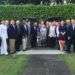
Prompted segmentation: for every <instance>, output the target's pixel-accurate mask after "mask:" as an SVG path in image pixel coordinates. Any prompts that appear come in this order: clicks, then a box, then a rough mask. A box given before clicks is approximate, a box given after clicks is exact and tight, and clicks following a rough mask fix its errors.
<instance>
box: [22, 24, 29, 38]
mask: <svg viewBox="0 0 75 75" xmlns="http://www.w3.org/2000/svg"><path fill="white" fill-rule="evenodd" d="M21 35H22V37H27V36H28V27H27V25H26V27H24V25H22V26H21Z"/></svg>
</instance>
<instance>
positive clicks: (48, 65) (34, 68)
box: [22, 54, 70, 75]
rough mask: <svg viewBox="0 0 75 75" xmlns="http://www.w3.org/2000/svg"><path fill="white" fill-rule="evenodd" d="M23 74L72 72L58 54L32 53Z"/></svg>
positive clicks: (47, 74)
mask: <svg viewBox="0 0 75 75" xmlns="http://www.w3.org/2000/svg"><path fill="white" fill-rule="evenodd" d="M22 75H70V72H69V70H68V67H67V66H66V65H65V63H64V62H63V61H62V60H61V59H58V57H57V55H48V54H47V55H30V59H29V61H28V67H27V68H26V69H25V71H24V72H23V74H22Z"/></svg>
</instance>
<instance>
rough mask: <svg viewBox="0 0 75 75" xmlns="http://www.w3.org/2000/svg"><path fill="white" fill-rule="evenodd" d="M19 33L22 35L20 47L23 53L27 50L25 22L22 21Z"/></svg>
mask: <svg viewBox="0 0 75 75" xmlns="http://www.w3.org/2000/svg"><path fill="white" fill-rule="evenodd" d="M21 33H22V47H23V51H25V50H26V49H27V36H28V28H27V22H26V20H23V25H22V27H21Z"/></svg>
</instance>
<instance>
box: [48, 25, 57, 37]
mask: <svg viewBox="0 0 75 75" xmlns="http://www.w3.org/2000/svg"><path fill="white" fill-rule="evenodd" d="M49 36H50V37H56V33H55V26H50V29H49Z"/></svg>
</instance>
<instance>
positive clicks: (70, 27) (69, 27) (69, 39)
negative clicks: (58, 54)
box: [66, 20, 72, 53]
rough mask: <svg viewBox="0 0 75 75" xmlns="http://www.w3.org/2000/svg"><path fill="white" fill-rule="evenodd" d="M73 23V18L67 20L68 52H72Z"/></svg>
mask: <svg viewBox="0 0 75 75" xmlns="http://www.w3.org/2000/svg"><path fill="white" fill-rule="evenodd" d="M71 35H72V24H71V20H66V52H68V53H70V52H71V50H70V48H71V44H72V37H71Z"/></svg>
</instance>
